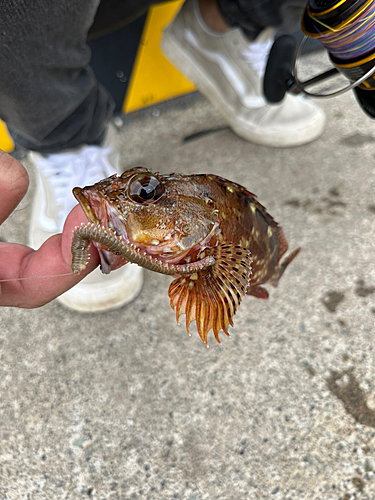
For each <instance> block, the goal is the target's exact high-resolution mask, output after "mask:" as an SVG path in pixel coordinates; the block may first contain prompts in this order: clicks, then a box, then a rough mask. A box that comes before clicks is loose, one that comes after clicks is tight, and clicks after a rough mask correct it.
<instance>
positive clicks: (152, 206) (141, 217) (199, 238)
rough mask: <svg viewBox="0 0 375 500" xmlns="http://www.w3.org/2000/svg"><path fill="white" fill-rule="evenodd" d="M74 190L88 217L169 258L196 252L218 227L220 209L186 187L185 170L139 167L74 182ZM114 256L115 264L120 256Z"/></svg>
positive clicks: (150, 252)
mask: <svg viewBox="0 0 375 500" xmlns="http://www.w3.org/2000/svg"><path fill="white" fill-rule="evenodd" d="M73 194H74V196H75V197H76V199H77V200H78V202H79V203H80V205H81V207H82V209H83V210H84V212H85V214H86V217H87V219H88V220H89V222H91V223H94V224H96V225H100V226H102V227H105V228H110V229H112V230H113V231H114V232H115V233H116V235H117V236H119V237H120V238H121V239H122V241H123V242H124V244H126V245H130V244H131V245H133V246H134V245H135V246H136V248H137V249H138V250H139V251H140V252H142V254H143V255H146V256H147V255H150V256H155V255H157V256H158V258H160V259H161V260H165V261H168V262H179V261H181V260H182V259H184V258H186V257H187V256H188V255H189V254H193V253H195V254H197V251H199V249H200V248H203V247H204V246H205V244H206V243H207V240H208V239H210V235H212V234H214V233H215V232H216V231H217V218H218V215H217V210H215V209H214V208H213V207H212V206H209V205H207V203H206V202H205V201H204V200H203V199H201V198H199V196H196V195H195V194H194V190H191V189H189V188H187V187H186V181H184V180H183V178H182V177H181V176H174V177H173V176H163V175H159V174H157V173H152V172H151V171H150V170H147V169H146V168H143V167H137V168H133V169H131V170H127V171H125V172H124V173H123V174H122V175H121V176H117V175H113V176H111V177H109V178H107V179H104V180H102V181H100V182H98V183H96V184H94V185H92V186H86V187H84V188H74V190H73ZM97 246H98V247H99V248H100V244H97ZM106 260H108V255H107V256H106ZM110 260H112V264H113V263H114V261H115V260H116V259H115V257H112V258H111V259H110ZM102 264H103V262H102ZM107 267H108V266H107ZM109 267H110V269H109V270H111V269H113V268H115V267H113V266H112V267H111V265H110V266H109ZM108 272H109V271H108Z"/></svg>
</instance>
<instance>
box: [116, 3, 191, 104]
mask: <svg viewBox="0 0 375 500" xmlns="http://www.w3.org/2000/svg"><path fill="white" fill-rule="evenodd" d="M182 4H183V2H182V1H176V2H166V3H164V4H160V5H157V6H155V7H152V8H151V9H150V10H149V12H148V15H147V19H146V23H145V27H144V29H143V34H142V39H141V42H140V45H139V48H138V53H137V58H136V61H135V65H134V68H133V72H132V76H131V80H130V84H129V88H128V91H127V95H126V99H125V102H124V106H123V111H124V113H130V112H132V111H136V110H137V109H141V108H146V107H147V106H151V105H153V104H156V103H158V102H162V101H166V100H168V99H173V98H174V97H177V96H180V95H183V94H187V93H189V92H193V91H194V90H195V86H194V85H193V84H192V83H191V82H190V81H189V80H187V79H186V78H185V77H184V76H183V75H181V73H180V72H179V71H178V70H177V69H175V68H174V67H173V66H172V64H171V63H170V62H169V61H168V60H167V59H166V58H165V57H164V55H163V54H162V52H161V50H160V48H159V44H160V40H161V38H162V33H163V30H164V28H165V27H166V26H167V25H168V24H169V23H170V22H171V21H172V20H173V19H174V17H175V15H176V14H177V12H178V10H179V9H180V7H181V5H182Z"/></svg>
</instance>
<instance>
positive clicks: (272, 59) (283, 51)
mask: <svg viewBox="0 0 375 500" xmlns="http://www.w3.org/2000/svg"><path fill="white" fill-rule="evenodd" d="M296 51H297V42H296V41H295V39H294V38H293V37H292V36H291V35H282V36H280V37H279V38H277V39H276V40H275V42H274V44H273V46H272V48H271V50H270V53H269V56H268V61H267V66H266V72H265V74H264V79H263V93H264V96H265V98H266V99H267V101H268V102H270V103H272V104H277V103H279V102H281V101H282V100H283V99H284V97H285V93H286V92H287V91H288V90H290V89H291V88H292V87H293V85H294V78H293V66H294V59H295V55H296Z"/></svg>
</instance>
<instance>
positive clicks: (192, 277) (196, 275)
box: [190, 273, 198, 281]
mask: <svg viewBox="0 0 375 500" xmlns="http://www.w3.org/2000/svg"><path fill="white" fill-rule="evenodd" d="M190 279H191V280H194V281H195V280H197V279H198V273H194V274H192V275H191V276H190Z"/></svg>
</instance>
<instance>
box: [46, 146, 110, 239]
mask: <svg viewBox="0 0 375 500" xmlns="http://www.w3.org/2000/svg"><path fill="white" fill-rule="evenodd" d="M111 152H112V148H111V147H106V148H103V147H100V146H86V147H85V148H84V149H82V151H80V152H79V153H57V154H52V155H49V156H48V157H46V158H40V159H39V160H38V166H39V168H40V169H41V171H42V174H43V176H44V177H46V178H47V180H48V183H49V184H50V186H51V187H52V190H53V193H54V196H55V204H56V205H57V207H58V208H59V210H58V218H59V223H58V227H59V231H61V230H62V227H63V224H64V221H65V219H66V217H67V215H68V214H69V212H70V210H71V209H72V208H73V207H74V206H75V205H76V204H77V202H76V200H75V198H74V196H73V194H72V189H73V188H74V187H76V186H81V187H83V186H87V185H91V184H94V183H95V182H98V181H100V180H101V179H103V178H105V177H109V176H110V175H112V174H114V173H116V171H117V170H116V168H117V165H115V166H112V165H111V164H110V163H109V161H108V156H109V154H110V153H111ZM117 161H118V158H117V159H116V163H117Z"/></svg>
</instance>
